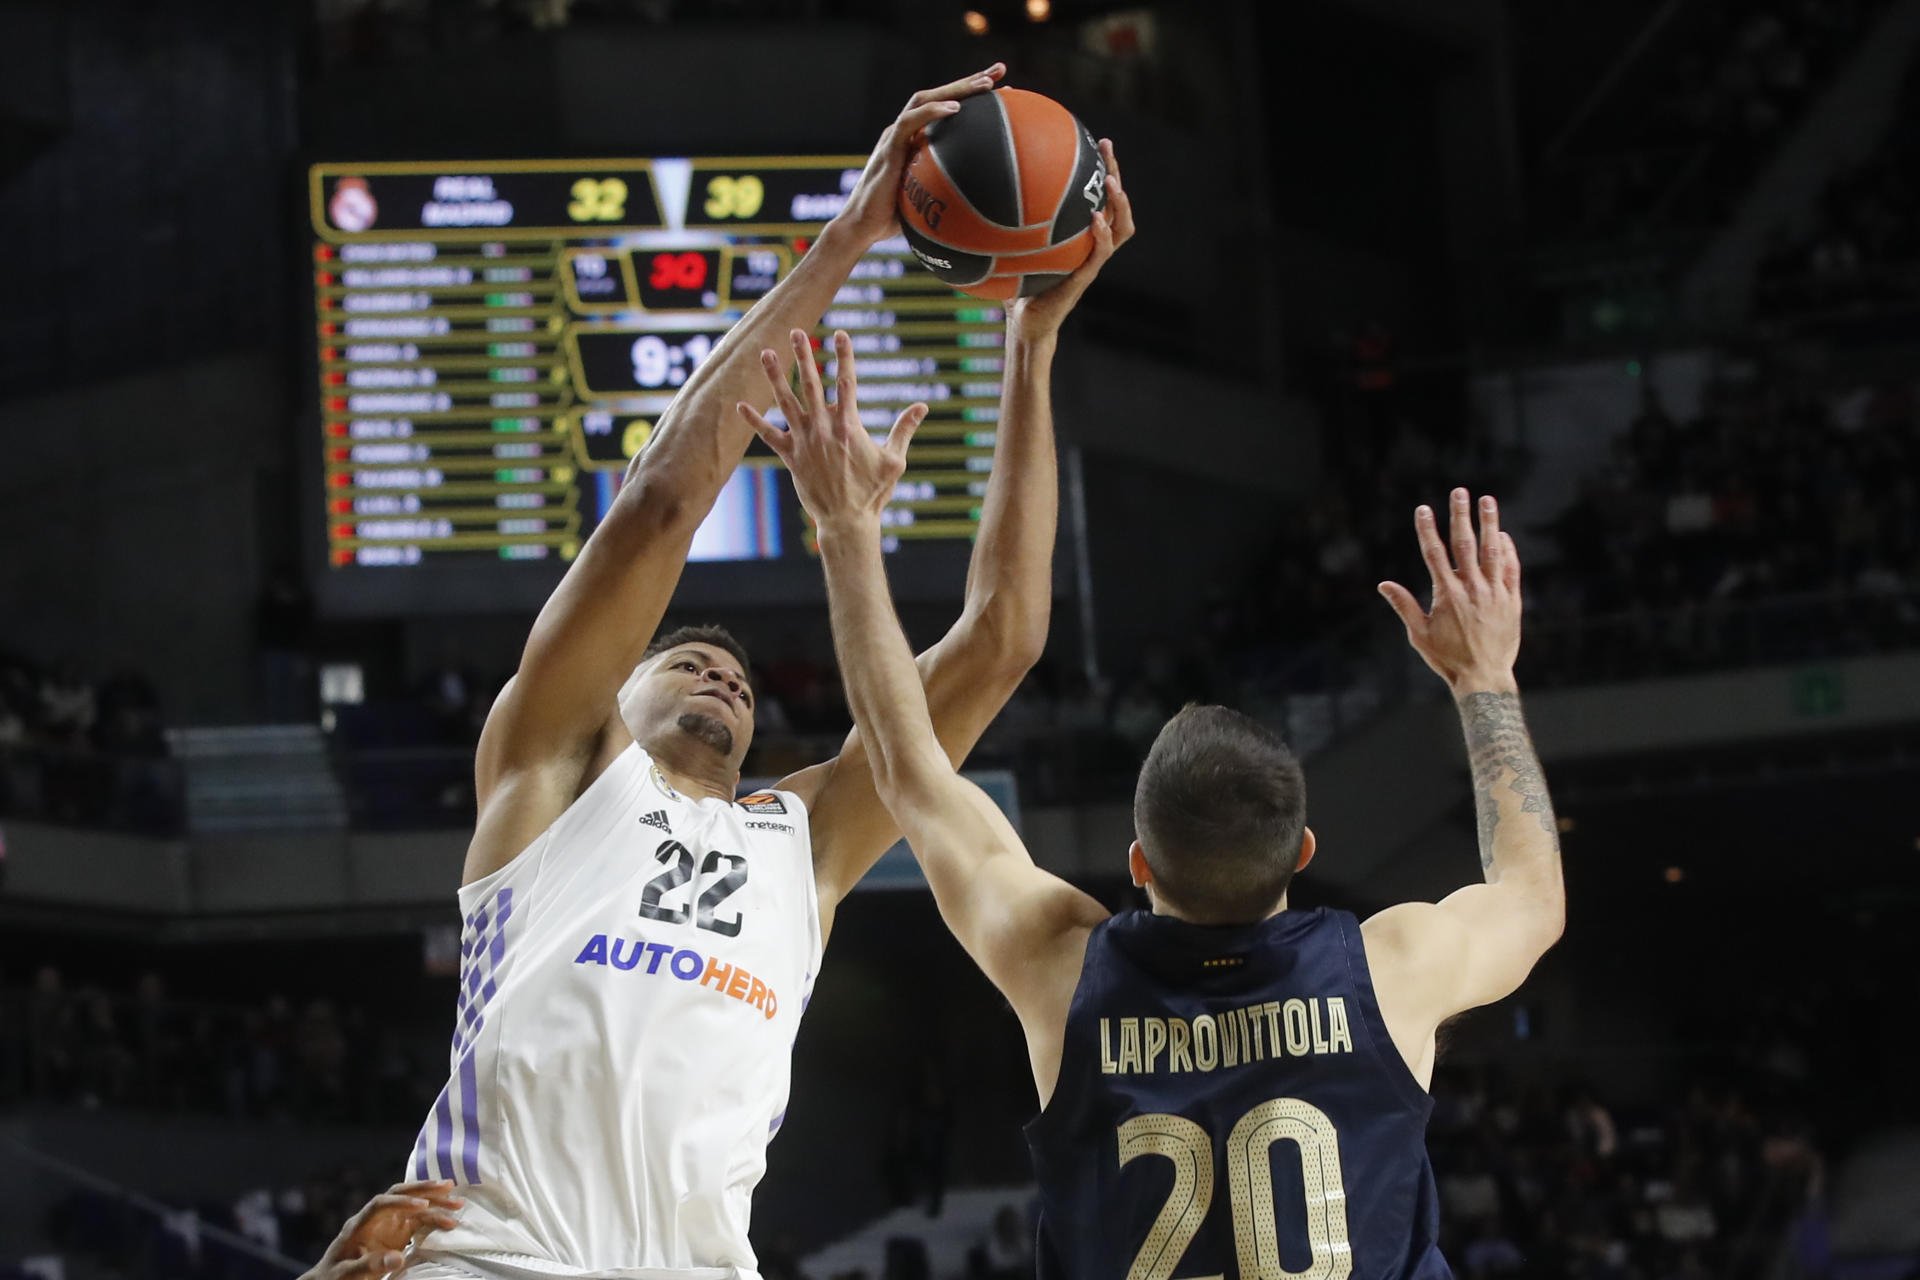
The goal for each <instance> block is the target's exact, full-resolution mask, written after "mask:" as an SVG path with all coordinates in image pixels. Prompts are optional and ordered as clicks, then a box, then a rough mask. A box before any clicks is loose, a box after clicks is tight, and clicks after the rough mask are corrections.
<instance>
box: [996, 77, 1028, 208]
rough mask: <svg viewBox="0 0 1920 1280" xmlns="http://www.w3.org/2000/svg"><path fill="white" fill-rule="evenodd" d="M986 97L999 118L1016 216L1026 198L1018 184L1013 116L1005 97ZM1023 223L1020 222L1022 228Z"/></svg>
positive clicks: (1017, 159)
mask: <svg viewBox="0 0 1920 1280" xmlns="http://www.w3.org/2000/svg"><path fill="white" fill-rule="evenodd" d="M987 97H988V100H989V101H991V102H992V103H993V109H994V111H995V112H996V113H997V114H998V116H999V119H1000V145H1001V146H1002V147H1004V148H1006V152H1007V176H1008V177H1009V178H1011V179H1012V180H1013V208H1014V212H1015V216H1016V217H1017V216H1019V215H1020V214H1024V213H1025V212H1026V211H1027V200H1026V195H1025V193H1024V192H1023V191H1022V189H1021V186H1020V151H1019V148H1017V147H1015V146H1014V144H1013V117H1011V116H1009V115H1008V114H1007V100H1006V99H1005V98H1003V97H1001V96H1000V95H999V94H998V93H991V94H988V95H987ZM1025 225H1026V224H1024V223H1022V224H1020V226H1021V227H1023V228H1024V227H1025Z"/></svg>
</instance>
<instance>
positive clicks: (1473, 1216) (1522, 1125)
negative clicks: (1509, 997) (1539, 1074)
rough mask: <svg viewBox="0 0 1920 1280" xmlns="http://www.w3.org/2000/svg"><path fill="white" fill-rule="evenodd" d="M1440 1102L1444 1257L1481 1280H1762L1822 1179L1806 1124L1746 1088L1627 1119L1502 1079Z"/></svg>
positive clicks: (1435, 1143)
mask: <svg viewBox="0 0 1920 1280" xmlns="http://www.w3.org/2000/svg"><path fill="white" fill-rule="evenodd" d="M1434 1095H1435V1110H1434V1118H1433V1122H1432V1125H1431V1129H1430V1134H1431V1138H1430V1145H1431V1149H1432V1152H1433V1160H1434V1166H1435V1169H1436V1171H1437V1172H1438V1175H1439V1186H1440V1204H1441V1224H1442V1241H1443V1245H1442V1247H1443V1249H1444V1250H1445V1252H1446V1254H1447V1256H1448V1257H1449V1258H1450V1259H1451V1260H1452V1261H1453V1263H1454V1266H1455V1267H1456V1269H1457V1271H1458V1273H1459V1274H1460V1275H1462V1276H1465V1277H1471V1278H1472V1280H1480V1278H1481V1277H1488V1276H1535V1277H1568V1278H1572V1277H1581V1278H1583V1280H1585V1278H1592V1280H1601V1278H1602V1277H1607V1278H1614V1277H1617V1278H1619V1280H1627V1278H1628V1277H1633V1278H1636V1280H1707V1277H1719V1276H1735V1275H1757V1274H1762V1273H1763V1272H1764V1271H1765V1270H1766V1269H1767V1266H1768V1264H1769V1263H1771V1261H1772V1260H1773V1257H1774V1254H1775V1252H1776V1250H1777V1249H1778V1248H1779V1247H1780V1242H1781V1230H1782V1227H1783V1226H1784V1225H1785V1224H1786V1223H1788V1222H1789V1221H1791V1220H1792V1219H1793V1218H1794V1216H1795V1215H1796V1214H1797V1213H1799V1212H1801V1211H1802V1209H1803V1207H1804V1206H1805V1205H1806V1203H1807V1196H1808V1193H1809V1191H1810V1190H1811V1189H1812V1188H1813V1187H1814V1186H1815V1185H1816V1180H1817V1178H1818V1175H1819V1171H1820V1155H1819V1152H1818V1150H1817V1148H1816V1147H1815V1145H1814V1143H1813V1140H1812V1137H1811V1133H1810V1130H1809V1129H1808V1127H1807V1125H1806V1123H1805V1121H1804V1120H1803V1119H1802V1118H1801V1117H1800V1114H1799V1112H1798V1111H1797V1110H1796V1109H1795V1107H1794V1106H1793V1105H1792V1104H1790V1103H1782V1102H1776V1103H1773V1104H1767V1103H1763V1102H1761V1101H1759V1100H1758V1099H1757V1097H1756V1096H1755V1094H1754V1092H1753V1082H1752V1081H1751V1080H1750V1079H1749V1080H1743V1081H1742V1082H1741V1083H1740V1084H1739V1085H1726V1086H1718V1085H1706V1084H1695V1085H1693V1086H1692V1087H1691V1088H1689V1089H1688V1090H1687V1092H1686V1093H1685V1095H1684V1096H1676V1097H1673V1098H1670V1099H1668V1100H1667V1101H1666V1102H1665V1103H1664V1105H1661V1106H1656V1107H1641V1108H1623V1109H1619V1110H1616V1109H1614V1108H1612V1107H1610V1106H1609V1105H1608V1104H1607V1103H1606V1102H1605V1101H1603V1099H1602V1097H1601V1096H1600V1095H1599V1094H1598V1093H1596V1092H1595V1091H1594V1090H1593V1089H1591V1088H1587V1087H1583V1086H1575V1087H1569V1088H1566V1089H1564V1090H1561V1091H1560V1092H1559V1093H1558V1096H1555V1093H1554V1091H1553V1090H1551V1089H1549V1088H1547V1087H1546V1086H1544V1085H1542V1084H1539V1083H1537V1082H1530V1083H1523V1082H1518V1081H1515V1080H1512V1079H1510V1078H1507V1077H1504V1076H1503V1075H1502V1074H1501V1073H1498V1072H1479V1071H1458V1072H1443V1078H1442V1079H1440V1080H1438V1081H1436V1084H1435V1089H1434Z"/></svg>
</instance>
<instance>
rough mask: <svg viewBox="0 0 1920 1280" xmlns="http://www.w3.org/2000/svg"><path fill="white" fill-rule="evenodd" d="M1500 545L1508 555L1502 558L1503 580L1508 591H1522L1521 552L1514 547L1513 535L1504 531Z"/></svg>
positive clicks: (1501, 533) (1501, 532)
mask: <svg viewBox="0 0 1920 1280" xmlns="http://www.w3.org/2000/svg"><path fill="white" fill-rule="evenodd" d="M1500 543H1501V546H1502V547H1504V548H1505V550H1506V554H1505V555H1504V556H1502V557H1501V558H1500V574H1501V579H1502V581H1504V582H1505V583H1506V584H1507V590H1509V591H1518V590H1519V589H1520V550H1519V548H1517V547H1515V546H1514V545H1513V535H1512V534H1510V533H1508V532H1507V531H1506V530H1504V529H1502V530H1501V531H1500Z"/></svg>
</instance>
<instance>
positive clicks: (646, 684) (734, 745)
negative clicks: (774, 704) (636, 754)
mask: <svg viewBox="0 0 1920 1280" xmlns="http://www.w3.org/2000/svg"><path fill="white" fill-rule="evenodd" d="M753 705H754V698H753V689H752V687H751V686H749V685H748V684H747V678H746V676H744V675H742V674H741V672H740V667H739V663H738V661H737V660H736V659H735V658H734V657H733V655H732V654H730V653H728V652H726V650H724V649H710V648H707V647H705V646H703V645H682V646H681V647H680V648H677V649H669V650H668V651H667V652H665V653H663V654H661V655H660V656H659V657H657V658H655V659H654V660H653V662H652V663H651V664H650V665H649V666H648V668H647V670H646V671H644V672H643V673H642V674H641V677H640V680H639V683H638V685H637V687H636V688H635V689H634V699H633V702H632V703H631V704H630V706H631V710H632V712H633V713H634V714H633V715H631V716H630V717H629V718H628V728H629V729H635V730H636V731H635V733H634V737H635V738H637V739H639V741H640V744H641V745H642V746H649V745H650V743H651V742H654V741H657V740H658V737H657V736H664V735H669V734H679V735H687V736H691V737H693V738H694V739H695V740H697V741H699V742H700V743H702V744H704V745H705V746H707V747H709V748H711V749H712V750H713V751H715V752H716V753H718V754H719V755H720V756H722V757H724V758H725V759H726V761H727V763H728V764H729V765H730V766H732V767H733V768H734V769H735V770H736V771H737V770H738V769H739V768H740V762H741V761H742V760H744V759H745V758H746V755H747V748H748V747H749V746H751V745H752V744H753ZM623 710H624V709H623ZM635 721H638V726H639V727H644V728H645V730H646V733H645V735H642V734H641V733H640V732H638V729H637V727H636V724H635Z"/></svg>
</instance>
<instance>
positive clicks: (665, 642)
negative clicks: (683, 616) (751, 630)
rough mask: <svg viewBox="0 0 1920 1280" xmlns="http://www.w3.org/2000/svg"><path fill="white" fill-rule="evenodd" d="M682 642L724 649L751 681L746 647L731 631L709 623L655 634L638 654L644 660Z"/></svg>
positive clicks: (676, 647) (750, 667)
mask: <svg viewBox="0 0 1920 1280" xmlns="http://www.w3.org/2000/svg"><path fill="white" fill-rule="evenodd" d="M683 644H702V645H706V646H707V647H708V648H710V649H725V650H726V651H727V652H728V653H730V654H732V655H733V658H734V661H736V662H738V663H739V664H740V674H741V675H743V676H745V677H746V678H747V683H748V684H752V683H753V661H752V659H750V658H748V657H747V647H746V646H745V645H743V644H741V643H740V642H739V641H738V640H736V639H734V638H733V633H732V632H731V631H728V630H727V629H726V628H725V627H722V626H718V625H714V624H711V623H709V624H708V625H706V626H701V627H675V628H674V629H673V630H672V631H669V632H667V634H665V635H663V636H655V637H654V640H653V643H652V644H650V645H648V646H647V651H646V652H645V653H643V654H641V655H640V661H642V662H645V661H647V660H648V659H650V658H654V657H657V656H658V655H660V654H663V653H665V652H666V651H667V650H669V649H678V648H679V647H680V646H681V645H683Z"/></svg>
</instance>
